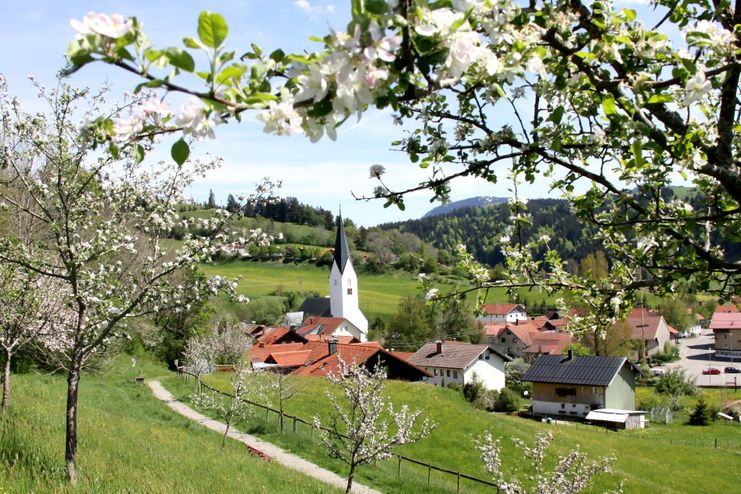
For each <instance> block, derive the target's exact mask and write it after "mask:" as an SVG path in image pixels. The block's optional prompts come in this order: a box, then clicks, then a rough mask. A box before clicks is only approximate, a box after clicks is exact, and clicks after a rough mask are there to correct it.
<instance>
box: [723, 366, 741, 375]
mask: <svg viewBox="0 0 741 494" xmlns="http://www.w3.org/2000/svg"><path fill="white" fill-rule="evenodd" d="M724 372H725V373H726V374H741V369H739V368H738V367H726V368H725V369H724Z"/></svg>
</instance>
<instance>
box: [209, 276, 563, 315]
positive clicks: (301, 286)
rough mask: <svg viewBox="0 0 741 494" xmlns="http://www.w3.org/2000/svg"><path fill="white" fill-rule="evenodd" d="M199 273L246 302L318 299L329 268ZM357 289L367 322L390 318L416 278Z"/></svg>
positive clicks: (501, 297)
mask: <svg viewBox="0 0 741 494" xmlns="http://www.w3.org/2000/svg"><path fill="white" fill-rule="evenodd" d="M201 269H202V271H203V272H204V273H205V274H206V275H209V276H213V275H220V276H225V277H229V278H236V277H241V281H240V282H239V286H238V288H237V292H238V293H239V294H241V295H246V296H248V297H250V298H258V297H262V296H266V295H268V294H271V293H280V292H285V291H295V292H299V293H301V292H307V293H312V292H316V293H319V294H320V296H325V295H328V294H329V268H327V267H323V268H319V267H316V266H314V265H313V264H296V263H282V262H259V261H232V262H222V263H214V264H205V265H201ZM436 286H438V287H439V288H440V289H441V291H442V292H445V291H447V290H450V289H451V288H453V287H454V286H456V285H454V284H453V283H452V282H446V283H441V284H439V285H436ZM358 287H359V289H358V292H359V296H360V309H361V310H362V311H363V312H364V313H365V316H366V317H367V318H368V320H369V321H372V320H373V319H374V318H375V317H376V316H381V317H382V318H384V319H388V318H390V317H391V316H393V315H395V314H396V313H397V310H398V305H399V301H400V300H401V298H402V297H404V296H405V295H412V296H413V295H417V294H420V288H419V287H420V285H419V283H418V282H417V278H416V275H412V274H411V273H404V272H395V273H390V274H384V275H370V274H359V275H358ZM522 295H523V296H526V297H532V298H533V300H540V299H546V300H548V297H546V296H545V295H541V294H540V293H537V294H536V293H535V292H532V293H531V292H526V291H522ZM507 300H508V296H507V293H506V291H505V290H504V289H503V288H495V289H491V290H489V296H488V299H487V301H488V302H505V301H507ZM551 302H552V301H551Z"/></svg>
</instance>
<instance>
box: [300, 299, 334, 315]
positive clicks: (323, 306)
mask: <svg viewBox="0 0 741 494" xmlns="http://www.w3.org/2000/svg"><path fill="white" fill-rule="evenodd" d="M298 310H299V311H300V312H303V313H304V317H306V316H319V317H329V316H331V315H332V309H331V306H330V300H329V297H308V298H307V299H306V300H304V303H303V304H301V307H299V309H298Z"/></svg>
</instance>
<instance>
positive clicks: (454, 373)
mask: <svg viewBox="0 0 741 494" xmlns="http://www.w3.org/2000/svg"><path fill="white" fill-rule="evenodd" d="M453 377H454V378H455V379H458V371H456V370H454V371H453Z"/></svg>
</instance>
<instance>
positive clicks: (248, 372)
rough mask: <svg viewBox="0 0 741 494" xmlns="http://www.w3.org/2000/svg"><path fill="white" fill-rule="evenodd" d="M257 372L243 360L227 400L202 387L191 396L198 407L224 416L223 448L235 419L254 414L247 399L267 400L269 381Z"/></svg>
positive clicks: (233, 378)
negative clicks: (207, 392)
mask: <svg viewBox="0 0 741 494" xmlns="http://www.w3.org/2000/svg"><path fill="white" fill-rule="evenodd" d="M257 374H258V372H256V371H255V370H254V369H253V368H252V364H251V363H250V362H249V361H246V360H241V361H240V363H239V365H238V366H237V369H236V371H235V372H234V376H233V377H232V393H231V395H230V396H228V397H227V398H226V400H224V399H222V398H221V397H212V396H209V395H208V394H206V393H204V392H203V390H202V389H200V388H199V391H197V392H196V393H195V394H193V395H192V396H191V400H193V403H194V404H195V405H196V406H197V407H199V408H202V409H208V410H213V411H215V412H216V413H218V414H219V415H221V416H223V417H224V421H225V422H226V428H225V429H224V435H223V436H222V437H221V449H224V446H225V445H226V438H227V436H228V435H229V430H230V429H231V427H232V424H233V423H234V421H235V420H237V419H242V420H244V419H246V418H248V417H250V416H251V415H252V410H253V408H254V407H253V405H251V404H250V403H249V402H248V401H247V400H250V401H255V400H258V401H265V397H266V391H267V388H268V386H269V381H267V380H265V379H261V378H264V377H265V376H264V375H261V376H258V375H257Z"/></svg>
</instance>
